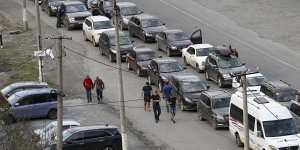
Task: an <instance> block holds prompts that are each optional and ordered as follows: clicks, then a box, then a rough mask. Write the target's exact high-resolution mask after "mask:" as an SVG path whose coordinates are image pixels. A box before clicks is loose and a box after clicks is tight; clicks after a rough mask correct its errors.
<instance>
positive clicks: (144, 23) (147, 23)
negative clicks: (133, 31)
mask: <svg viewBox="0 0 300 150" xmlns="http://www.w3.org/2000/svg"><path fill="white" fill-rule="evenodd" d="M142 26H143V28H148V27H158V26H162V23H161V22H160V21H159V20H158V19H147V20H143V21H142Z"/></svg>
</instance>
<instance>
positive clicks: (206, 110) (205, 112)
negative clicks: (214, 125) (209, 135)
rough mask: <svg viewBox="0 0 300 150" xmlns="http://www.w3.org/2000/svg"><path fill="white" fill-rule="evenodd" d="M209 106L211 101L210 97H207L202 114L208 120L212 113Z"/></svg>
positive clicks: (210, 119)
mask: <svg viewBox="0 0 300 150" xmlns="http://www.w3.org/2000/svg"><path fill="white" fill-rule="evenodd" d="M211 107H212V101H211V99H210V98H208V97H207V98H206V100H205V102H204V107H203V116H204V118H206V119H207V120H209V121H212V120H213V113H212V110H211Z"/></svg>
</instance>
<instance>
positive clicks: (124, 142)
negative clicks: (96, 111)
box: [113, 0, 128, 150]
mask: <svg viewBox="0 0 300 150" xmlns="http://www.w3.org/2000/svg"><path fill="white" fill-rule="evenodd" d="M113 8H114V21H115V30H116V31H115V32H116V43H117V55H116V60H117V68H118V77H119V90H120V91H119V99H120V119H121V135H122V148H123V150H127V148H128V145H127V127H126V118H125V102H124V87H123V76H122V68H121V63H122V62H121V61H122V60H121V53H120V36H119V19H120V10H119V9H118V7H117V1H116V0H113Z"/></svg>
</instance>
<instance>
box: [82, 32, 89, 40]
mask: <svg viewBox="0 0 300 150" xmlns="http://www.w3.org/2000/svg"><path fill="white" fill-rule="evenodd" d="M82 35H83V40H84V41H88V40H89V39H88V38H87V37H86V34H85V32H84V31H82Z"/></svg>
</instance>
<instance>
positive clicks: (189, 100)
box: [184, 97, 192, 103]
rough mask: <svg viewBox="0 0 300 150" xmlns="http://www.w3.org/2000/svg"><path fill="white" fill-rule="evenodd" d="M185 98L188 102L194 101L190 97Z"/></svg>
mask: <svg viewBox="0 0 300 150" xmlns="http://www.w3.org/2000/svg"><path fill="white" fill-rule="evenodd" d="M184 100H185V101H187V102H189V103H192V100H191V99H190V98H187V97H186V98H184Z"/></svg>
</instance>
